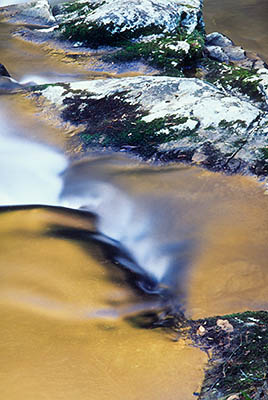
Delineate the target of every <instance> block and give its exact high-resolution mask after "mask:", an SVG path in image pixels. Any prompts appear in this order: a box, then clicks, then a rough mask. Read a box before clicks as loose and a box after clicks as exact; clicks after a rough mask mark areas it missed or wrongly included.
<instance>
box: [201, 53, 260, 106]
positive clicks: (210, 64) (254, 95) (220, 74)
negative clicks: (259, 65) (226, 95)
mask: <svg viewBox="0 0 268 400" xmlns="http://www.w3.org/2000/svg"><path fill="white" fill-rule="evenodd" d="M201 66H202V67H203V68H204V69H206V71H207V72H206V74H205V77H204V79H205V80H207V81H209V82H211V83H213V84H215V85H216V86H220V87H223V88H224V89H226V90H233V89H235V90H238V91H239V92H240V93H241V94H242V95H246V96H248V97H250V98H251V99H252V100H254V101H258V102H262V101H263V96H262V94H261V92H260V90H259V83H260V79H258V74H257V71H255V70H248V69H246V68H242V67H237V66H232V65H226V64H224V63H219V62H217V61H213V60H210V59H206V60H202V62H201Z"/></svg>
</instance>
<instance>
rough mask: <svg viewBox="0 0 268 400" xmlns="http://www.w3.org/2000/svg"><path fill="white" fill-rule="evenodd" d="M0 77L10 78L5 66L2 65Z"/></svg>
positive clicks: (0, 65) (0, 66)
mask: <svg viewBox="0 0 268 400" xmlns="http://www.w3.org/2000/svg"><path fill="white" fill-rule="evenodd" d="M0 76H8V77H9V78H10V75H9V73H8V70H7V69H6V67H5V66H4V65H3V64H0Z"/></svg>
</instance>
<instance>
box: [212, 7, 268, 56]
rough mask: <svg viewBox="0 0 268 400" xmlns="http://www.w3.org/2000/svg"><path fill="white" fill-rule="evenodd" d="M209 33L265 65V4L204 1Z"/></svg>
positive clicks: (267, 11)
mask: <svg viewBox="0 0 268 400" xmlns="http://www.w3.org/2000/svg"><path fill="white" fill-rule="evenodd" d="M204 17H205V23H206V31H207V32H208V33H210V32H214V31H218V32H222V33H224V34H225V35H227V36H228V37H230V38H231V39H232V40H233V41H234V42H235V44H237V45H240V46H243V47H244V49H245V50H250V51H252V52H255V53H258V54H259V55H260V56H261V57H263V59H264V60H265V61H266V62H268V33H267V20H268V2H267V0H236V1H233V0H204Z"/></svg>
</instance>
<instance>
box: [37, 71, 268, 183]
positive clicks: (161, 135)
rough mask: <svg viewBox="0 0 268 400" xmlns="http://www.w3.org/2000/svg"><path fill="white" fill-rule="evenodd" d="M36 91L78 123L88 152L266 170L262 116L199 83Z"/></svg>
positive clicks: (141, 82)
mask: <svg viewBox="0 0 268 400" xmlns="http://www.w3.org/2000/svg"><path fill="white" fill-rule="evenodd" d="M33 93H34V96H35V97H37V99H38V100H39V101H40V98H43V99H46V100H48V103H46V104H47V107H50V105H53V107H54V108H55V109H56V110H58V113H59V116H60V117H61V118H62V120H63V121H68V122H70V123H72V124H74V125H81V140H82V142H83V143H84V149H85V150H86V151H87V150H90V149H92V148H104V149H114V150H120V151H122V150H125V151H126V150H128V151H132V152H134V153H136V154H138V155H139V156H142V157H143V158H145V159H153V160H161V161H169V160H179V161H184V160H186V161H191V162H193V163H196V164H201V165H203V166H205V167H208V168H210V169H213V170H224V171H226V172H229V173H233V172H237V171H239V172H252V171H253V172H254V173H256V174H257V175H261V174H265V171H266V168H267V165H266V161H265V155H264V153H265V150H264V149H265V146H266V137H267V133H268V116H267V113H266V112H264V111H262V110H261V109H260V108H258V107H257V106H256V105H254V104H250V103H249V102H248V101H246V100H243V99H239V98H238V97H235V96H233V95H231V94H227V93H226V92H224V91H222V90H220V89H218V88H216V87H215V86H213V85H210V84H208V83H206V82H204V81H202V80H199V79H195V78H192V79H190V78H171V77H137V78H121V79H120V80H97V81H91V82H75V83H71V84H53V85H46V86H43V87H42V86H39V87H37V88H35V90H34V92H33ZM40 96H41V97H40ZM49 104H50V105H49Z"/></svg>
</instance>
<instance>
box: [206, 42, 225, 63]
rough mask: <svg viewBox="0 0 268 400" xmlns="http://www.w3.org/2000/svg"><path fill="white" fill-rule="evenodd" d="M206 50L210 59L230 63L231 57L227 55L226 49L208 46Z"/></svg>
mask: <svg viewBox="0 0 268 400" xmlns="http://www.w3.org/2000/svg"><path fill="white" fill-rule="evenodd" d="M205 50H206V51H207V53H208V56H209V57H210V58H213V59H214V60H218V61H220V62H223V63H226V64H228V63H229V57H228V56H227V54H226V53H225V51H224V49H223V48H222V47H220V46H206V47H205Z"/></svg>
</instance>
